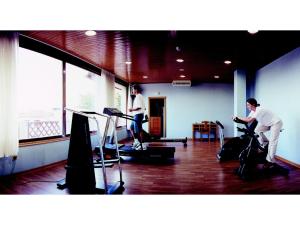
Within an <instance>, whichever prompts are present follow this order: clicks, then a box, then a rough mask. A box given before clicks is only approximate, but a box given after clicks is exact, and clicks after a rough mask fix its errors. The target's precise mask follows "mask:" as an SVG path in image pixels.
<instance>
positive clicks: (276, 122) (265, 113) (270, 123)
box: [238, 98, 283, 168]
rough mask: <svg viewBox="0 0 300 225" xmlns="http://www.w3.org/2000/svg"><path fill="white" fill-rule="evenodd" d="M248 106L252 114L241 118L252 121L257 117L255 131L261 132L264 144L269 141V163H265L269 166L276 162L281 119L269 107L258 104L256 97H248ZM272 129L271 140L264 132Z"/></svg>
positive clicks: (266, 166) (260, 138)
mask: <svg viewBox="0 0 300 225" xmlns="http://www.w3.org/2000/svg"><path fill="white" fill-rule="evenodd" d="M246 104H247V108H248V109H249V110H250V114H249V115H248V117H246V118H240V117H238V118H239V119H241V120H243V121H245V122H247V123H251V122H253V121H254V120H255V119H256V120H257V122H258V124H257V127H256V128H255V133H257V134H259V138H258V140H259V142H260V144H263V143H265V142H269V146H268V155H267V158H266V160H267V163H266V164H265V165H264V167H265V168H269V167H271V166H272V165H273V163H274V162H275V153H276V148H277V143H278V139H279V134H280V130H281V128H282V125H283V123H282V121H281V119H280V118H279V117H278V116H276V115H275V114H274V113H273V112H271V111H270V110H268V109H265V108H262V107H261V106H260V105H259V104H257V101H256V99H254V98H249V99H247V103H246ZM269 130H270V132H271V133H270V140H268V139H267V137H266V136H265V135H264V132H266V131H269Z"/></svg>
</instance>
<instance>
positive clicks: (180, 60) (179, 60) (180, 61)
mask: <svg viewBox="0 0 300 225" xmlns="http://www.w3.org/2000/svg"><path fill="white" fill-rule="evenodd" d="M176 61H177V62H179V63H182V62H184V60H183V59H176Z"/></svg>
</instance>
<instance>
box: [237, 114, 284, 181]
mask: <svg viewBox="0 0 300 225" xmlns="http://www.w3.org/2000/svg"><path fill="white" fill-rule="evenodd" d="M234 122H236V123H240V124H244V125H245V128H239V127H238V128H237V129H238V131H239V132H243V133H244V135H246V136H247V137H249V139H250V140H249V143H248V145H247V146H246V148H244V149H243V150H242V152H241V153H240V155H239V161H240V166H239V167H238V168H237V169H236V170H235V172H236V174H237V175H238V176H239V177H241V178H242V179H253V178H256V177H257V176H259V174H260V175H263V176H270V175H284V176H286V175H288V174H289V169H287V168H285V167H283V166H281V165H279V164H276V163H273V165H272V166H271V167H269V168H264V167H262V168H258V165H259V164H264V163H266V162H267V160H266V156H267V154H268V146H267V145H266V146H261V145H260V143H259V141H258V139H257V138H258V135H257V134H255V132H254V131H253V130H250V129H249V126H248V125H247V123H246V122H244V121H242V120H240V119H238V118H235V119H234Z"/></svg>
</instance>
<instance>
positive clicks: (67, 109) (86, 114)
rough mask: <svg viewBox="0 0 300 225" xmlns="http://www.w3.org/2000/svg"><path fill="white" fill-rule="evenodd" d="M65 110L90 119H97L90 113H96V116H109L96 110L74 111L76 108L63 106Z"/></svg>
mask: <svg viewBox="0 0 300 225" xmlns="http://www.w3.org/2000/svg"><path fill="white" fill-rule="evenodd" d="M65 110H66V111H70V112H73V113H77V114H79V115H82V116H86V117H88V118H91V119H97V118H96V117H95V116H91V115H98V116H102V117H105V118H109V116H107V115H104V114H101V113H97V112H87V111H85V112H81V111H76V110H74V109H70V108H65Z"/></svg>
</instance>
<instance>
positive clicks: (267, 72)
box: [254, 48, 300, 164]
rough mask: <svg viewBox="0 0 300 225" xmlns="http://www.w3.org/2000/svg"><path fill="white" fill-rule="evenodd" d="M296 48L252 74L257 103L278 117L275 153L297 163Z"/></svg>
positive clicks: (299, 80)
mask: <svg viewBox="0 0 300 225" xmlns="http://www.w3.org/2000/svg"><path fill="white" fill-rule="evenodd" d="M299 84H300V48H297V49H295V50H293V51H291V52H290V53H288V54H286V55H284V56H282V57H280V58H279V59H277V60H276V61H274V62H272V63H270V64H268V65H267V66H265V67H263V68H261V69H260V70H258V71H257V73H256V83H255V88H254V93H255V98H256V99H257V100H258V102H259V103H260V104H261V105H262V106H264V107H266V108H269V109H271V110H272V111H274V112H275V113H276V114H277V115H278V116H279V117H280V118H281V119H282V120H283V128H284V131H283V132H282V133H281V134H280V138H279V145H278V150H277V155H278V156H281V157H283V158H285V159H287V160H290V161H292V162H294V163H297V164H300V153H299V149H300V138H299V137H300V136H299V135H300V105H299V99H300V85H299Z"/></svg>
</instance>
